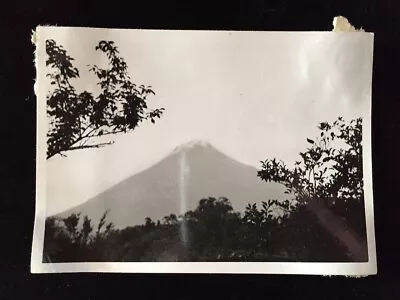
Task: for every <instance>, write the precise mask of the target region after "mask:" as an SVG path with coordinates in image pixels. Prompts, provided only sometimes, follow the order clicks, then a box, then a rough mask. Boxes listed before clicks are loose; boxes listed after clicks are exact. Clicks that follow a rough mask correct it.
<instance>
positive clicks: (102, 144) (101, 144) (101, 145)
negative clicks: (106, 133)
mask: <svg viewBox="0 0 400 300" xmlns="http://www.w3.org/2000/svg"><path fill="white" fill-rule="evenodd" d="M112 144H114V142H113V141H111V142H107V143H100V144H94V145H84V146H75V147H69V148H68V151H69V150H79V149H88V148H101V147H104V146H107V145H112Z"/></svg>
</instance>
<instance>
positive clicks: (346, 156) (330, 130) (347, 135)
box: [258, 117, 366, 247]
mask: <svg viewBox="0 0 400 300" xmlns="http://www.w3.org/2000/svg"><path fill="white" fill-rule="evenodd" d="M318 128H319V129H320V136H319V137H318V138H317V139H315V140H312V139H310V138H308V139H307V142H308V143H309V144H310V147H309V148H308V149H307V150H306V151H305V152H302V153H300V157H301V160H299V161H297V162H296V163H295V166H294V168H292V169H290V168H288V167H287V166H286V165H285V163H284V162H282V161H278V160H276V159H269V160H265V161H263V162H261V163H262V169H261V170H260V171H259V172H258V176H259V177H261V178H262V179H263V180H265V181H267V182H268V181H274V182H279V183H281V184H283V185H284V186H285V187H286V188H287V191H286V192H287V193H288V194H290V195H293V196H294V199H293V203H294V207H293V208H292V209H291V211H292V212H293V214H298V215H301V214H307V215H304V216H303V217H299V219H303V220H311V219H312V218H310V217H309V213H308V212H307V213H306V211H307V210H305V209H302V207H303V206H304V208H309V209H313V210H314V211H313V212H314V213H316V214H317V215H318V209H319V210H321V209H324V208H327V209H328V210H329V211H331V212H332V213H333V214H332V216H333V215H335V216H336V217H337V218H338V219H340V220H341V221H343V223H344V224H345V226H346V230H347V231H350V230H351V231H353V232H354V235H355V236H356V238H357V239H358V240H360V243H364V244H365V247H366V228H365V211H364V193H363V171H362V168H363V165H362V120H361V118H358V119H355V120H352V121H351V122H349V124H346V122H345V121H344V120H343V118H341V117H339V118H338V119H337V120H336V121H334V122H333V123H332V124H329V123H327V122H322V123H320V124H319V127H318ZM341 144H342V145H341ZM336 145H339V146H340V145H341V146H340V147H338V146H337V147H335V146H336ZM311 202H312V203H311ZM315 205H318V206H315ZM293 218H294V217H291V219H293ZM303 223H304V222H303ZM332 224H333V222H332ZM305 226H307V225H305ZM332 230H333V229H332ZM311 242H313V241H311ZM342 242H343V241H342Z"/></svg>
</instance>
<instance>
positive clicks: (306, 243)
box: [32, 27, 376, 275]
mask: <svg viewBox="0 0 400 300" xmlns="http://www.w3.org/2000/svg"><path fill="white" fill-rule="evenodd" d="M35 43H36V61H35V62H36V68H37V78H36V83H35V91H36V94H37V107H38V108H37V109H38V127H37V128H38V132H37V135H38V137H37V140H38V145H37V194H36V196H37V197H36V201H37V204H36V221H35V231H34V239H33V248H32V272H36V273H42V272H91V271H93V272H155V273H158V272H172V273H174V272H189V273H197V272H203V273H204V272H208V273H218V272H226V273H298V274H345V275H346V274H350V275H351V274H352V275H368V274H372V273H374V272H376V257H375V256H376V254H375V237H374V224H373V203H372V200H373V199H372V196H373V194H372V167H371V144H370V134H371V133H370V126H371V125H370V121H371V120H370V119H371V82H372V57H373V49H372V45H373V35H372V34H370V33H365V32H357V33H330V32H238V31H179V30H175V31H174V30H122V29H118V30H117V29H94V28H92V29H90V28H67V27H39V28H37V31H36V34H35ZM244 262H245V264H243V263H244Z"/></svg>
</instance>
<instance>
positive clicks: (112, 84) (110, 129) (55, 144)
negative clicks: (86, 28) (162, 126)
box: [46, 40, 164, 158]
mask: <svg viewBox="0 0 400 300" xmlns="http://www.w3.org/2000/svg"><path fill="white" fill-rule="evenodd" d="M95 50H99V51H101V52H103V53H104V54H105V55H106V57H107V58H108V62H109V65H108V68H105V69H102V68H100V67H98V66H96V65H94V66H90V68H89V71H90V72H92V73H93V74H94V75H95V76H96V77H97V80H98V82H97V85H98V86H99V87H100V93H99V94H98V95H97V96H94V95H93V94H92V93H90V92H87V91H83V92H81V93H78V92H77V91H76V90H75V88H74V87H73V85H72V80H73V79H76V78H78V77H79V70H78V69H77V68H76V67H74V66H73V64H72V62H73V60H74V59H73V58H72V57H70V56H69V55H68V54H67V52H66V50H65V49H64V48H63V47H62V46H59V45H57V44H56V42H55V41H54V40H46V53H47V60H46V65H47V66H48V67H50V69H51V71H52V72H51V73H49V74H47V76H48V77H49V78H50V83H51V85H52V86H53V87H54V89H53V90H52V91H50V92H49V94H48V96H47V115H48V119H49V120H50V127H49V130H48V134H47V137H48V141H47V144H48V150H47V158H50V157H52V156H54V155H56V154H62V153H63V152H65V151H70V150H75V149H85V148H97V147H101V146H104V145H108V144H111V143H112V141H104V140H102V139H100V138H101V137H104V136H106V135H110V134H116V133H126V132H128V131H131V130H134V129H135V128H136V127H137V126H138V124H139V123H140V122H142V121H144V120H150V121H151V122H152V123H154V122H155V119H156V118H160V117H161V115H162V113H163V110H164V109H163V108H160V109H154V110H149V109H148V107H147V102H146V99H147V96H148V95H149V94H155V93H154V91H153V90H152V88H151V86H148V87H146V86H144V85H140V86H137V85H136V84H135V83H133V82H132V81H131V79H130V76H129V74H128V66H127V64H126V62H125V60H124V59H123V58H122V57H121V56H119V51H118V49H117V47H116V46H115V45H114V42H112V41H100V42H99V44H98V45H97V46H96V47H95Z"/></svg>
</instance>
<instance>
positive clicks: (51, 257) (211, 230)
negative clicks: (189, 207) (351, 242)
mask: <svg viewBox="0 0 400 300" xmlns="http://www.w3.org/2000/svg"><path fill="white" fill-rule="evenodd" d="M282 205H283V206H282ZM288 205H289V201H287V202H286V203H283V204H280V203H279V202H278V201H269V202H264V203H263V204H262V206H261V207H260V208H258V207H257V206H256V205H255V204H253V205H250V204H249V205H248V206H247V208H246V210H245V212H244V214H243V215H241V214H240V213H238V212H235V211H234V209H233V207H232V206H231V204H230V202H229V200H228V199H226V198H218V199H216V198H206V199H202V200H200V202H199V205H198V206H197V208H196V209H195V210H193V211H188V212H187V213H186V214H184V215H181V216H176V215H174V214H171V215H169V216H166V217H164V218H163V220H158V221H153V220H151V219H150V218H146V219H145V222H144V224H143V225H138V226H133V227H127V228H125V229H122V230H118V229H114V228H113V225H112V224H111V223H106V214H104V216H103V218H102V219H101V221H100V223H99V224H98V225H97V226H93V225H92V224H91V221H90V219H89V218H88V217H87V216H85V217H84V218H80V216H79V215H77V214H73V215H71V216H69V217H68V218H64V219H56V218H48V219H47V221H46V235H45V244H44V261H45V262H85V261H88V262H89V261H91V262H106V261H115V262H117V261H121V262H124V261H317V262H318V261H349V258H348V257H347V255H346V249H344V248H343V247H340V246H339V243H338V242H337V241H335V239H334V238H333V237H332V236H331V235H330V234H329V233H328V232H327V231H326V230H324V229H323V228H321V226H319V224H318V221H317V220H316V219H315V216H313V214H312V213H310V212H308V211H307V210H306V209H305V208H304V207H303V206H301V207H300V206H299V207H298V208H296V210H295V211H293V212H292V213H291V214H290V215H289V214H287V213H282V209H284V208H285V207H287V206H288Z"/></svg>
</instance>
